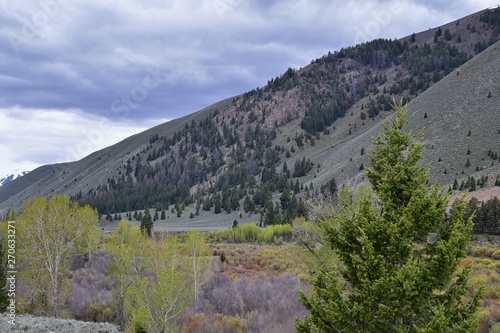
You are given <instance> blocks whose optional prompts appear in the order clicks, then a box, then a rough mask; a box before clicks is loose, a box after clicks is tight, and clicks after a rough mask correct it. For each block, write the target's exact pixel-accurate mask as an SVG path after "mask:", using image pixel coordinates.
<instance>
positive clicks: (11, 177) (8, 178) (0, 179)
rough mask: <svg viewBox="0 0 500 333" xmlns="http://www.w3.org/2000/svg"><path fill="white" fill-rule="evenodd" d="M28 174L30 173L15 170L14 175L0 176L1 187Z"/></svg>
mask: <svg viewBox="0 0 500 333" xmlns="http://www.w3.org/2000/svg"><path fill="white" fill-rule="evenodd" d="M27 173H28V171H21V170H15V171H14V172H13V173H10V174H7V175H4V176H0V186H2V185H5V184H7V183H8V182H10V181H12V180H14V179H17V178H19V177H22V176H24V175H25V174H27Z"/></svg>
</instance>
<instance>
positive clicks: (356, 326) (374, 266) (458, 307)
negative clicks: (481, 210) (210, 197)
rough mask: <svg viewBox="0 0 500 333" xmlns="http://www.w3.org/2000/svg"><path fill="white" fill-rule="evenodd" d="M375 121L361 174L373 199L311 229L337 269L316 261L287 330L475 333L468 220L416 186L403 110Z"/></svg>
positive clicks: (341, 209) (437, 194)
mask: <svg viewBox="0 0 500 333" xmlns="http://www.w3.org/2000/svg"><path fill="white" fill-rule="evenodd" d="M395 108H396V116H395V118H389V119H388V120H387V121H386V122H384V123H383V124H382V128H383V129H382V133H381V134H380V135H379V137H377V138H375V139H374V148H373V149H372V151H371V153H370V162H371V168H367V169H366V171H365V172H366V175H367V177H368V179H369V180H370V183H371V185H372V189H373V193H370V192H368V193H365V194H362V195H360V196H359V197H358V198H357V199H355V200H350V199H349V197H347V200H344V201H339V204H338V207H337V210H336V211H335V212H334V216H333V218H331V219H324V220H323V222H322V224H321V226H322V228H323V230H324V233H325V235H326V237H325V241H326V243H327V244H328V245H329V246H331V247H332V248H333V249H334V251H335V253H336V254H337V255H338V258H339V263H338V264H325V265H324V266H322V268H321V269H320V271H319V272H318V274H317V276H316V278H315V282H314V286H313V291H312V293H311V295H310V296H309V297H307V296H306V295H305V294H304V293H301V295H300V300H301V302H302V303H303V304H304V305H305V306H306V308H307V309H308V310H309V311H310V317H306V318H305V319H304V320H303V321H300V320H297V322H296V328H297V332H476V331H477V317H476V311H477V307H478V300H479V299H478V297H479V296H478V295H477V294H475V295H474V296H473V297H472V298H464V297H465V296H466V295H468V294H469V289H468V286H467V281H468V270H467V269H465V270H457V268H458V265H459V263H460V260H461V259H462V258H463V257H464V256H465V254H466V247H467V245H468V243H469V240H470V232H471V229H472V221H471V220H468V221H464V219H463V214H462V211H463V209H464V204H463V203H462V204H460V205H457V206H456V207H455V210H454V212H453V215H451V216H450V217H449V218H447V219H445V215H446V206H447V198H446V197H445V196H444V195H443V194H442V193H441V191H440V190H439V189H438V187H437V186H436V185H433V186H431V187H430V188H428V187H426V186H425V184H426V182H427V179H428V176H429V170H428V168H427V167H426V166H423V165H421V164H420V163H419V161H420V159H421V158H422V150H423V148H424V145H423V143H421V141H420V140H421V133H418V134H417V135H416V140H414V138H413V133H411V132H410V133H406V132H404V131H403V126H404V125H405V123H406V111H405V110H404V109H402V108H401V106H396V107H395Z"/></svg>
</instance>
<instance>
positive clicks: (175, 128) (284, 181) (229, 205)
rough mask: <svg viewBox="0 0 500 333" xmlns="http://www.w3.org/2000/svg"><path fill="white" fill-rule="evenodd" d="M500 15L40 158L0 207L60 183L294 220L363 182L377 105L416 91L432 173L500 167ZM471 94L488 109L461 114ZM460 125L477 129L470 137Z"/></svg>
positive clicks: (133, 203)
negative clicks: (47, 161) (334, 191)
mask: <svg viewBox="0 0 500 333" xmlns="http://www.w3.org/2000/svg"><path fill="white" fill-rule="evenodd" d="M499 13H500V12H498V11H481V12H479V13H475V14H473V15H470V16H468V17H465V18H461V19H460V20H457V21H454V22H450V23H448V24H447V25H445V26H443V27H439V28H436V29H431V30H428V31H424V32H422V33H418V34H415V35H412V36H407V37H405V38H402V39H400V40H397V41H396V40H395V41H388V40H375V41H372V42H369V43H364V44H362V45H358V46H356V47H351V48H346V49H342V50H340V51H338V52H335V53H329V54H328V55H325V56H324V57H322V58H319V59H316V60H314V61H313V62H312V63H311V64H310V65H308V66H306V67H304V68H302V69H299V70H293V69H289V70H288V71H287V72H286V73H284V74H283V75H282V76H280V77H277V78H275V79H272V80H269V81H268V84H267V85H266V86H264V87H262V88H258V89H255V90H252V91H250V92H248V93H245V94H243V95H241V96H236V97H234V98H229V99H227V100H224V101H221V102H219V103H216V104H214V105H212V106H210V107H208V108H206V109H203V110H201V111H198V112H196V113H194V114H192V115H188V116H185V117H183V118H180V119H176V120H174V121H171V122H168V123H165V124H162V125H159V126H157V127H155V128H152V129H150V130H148V131H145V132H143V133H140V134H137V135H135V136H133V137H130V138H128V139H126V140H123V141H122V142H120V143H118V144H116V145H113V146H111V147H108V148H106V149H103V150H101V151H98V152H96V153H94V154H91V155H90V156H88V157H86V158H84V159H82V160H80V161H77V162H73V163H66V164H60V165H52V166H44V167H41V168H39V169H37V170H34V171H33V172H31V173H30V174H28V175H27V176H25V177H23V178H22V179H19V180H16V181H13V182H11V183H9V184H8V185H6V186H4V187H2V188H1V189H0V214H3V213H5V210H6V209H8V208H9V207H18V208H19V207H20V205H21V204H22V202H23V201H24V200H26V199H27V198H28V197H30V196H34V195H44V196H49V195H50V194H52V193H62V194H67V195H71V196H72V197H73V198H74V199H76V200H79V201H80V202H82V203H90V204H92V205H94V206H95V207H97V208H98V209H99V211H100V212H101V213H102V214H106V213H111V214H113V213H117V212H129V211H132V210H138V209H143V208H145V207H156V208H157V209H159V210H161V209H169V208H171V207H169V206H171V205H173V208H172V211H177V215H180V216H183V210H184V209H186V207H192V209H191V213H192V215H193V220H196V218H197V216H198V214H199V212H200V210H201V211H202V212H203V211H204V210H206V211H207V212H211V213H216V212H217V211H223V210H225V211H228V212H238V211H240V212H242V211H245V212H248V213H254V214H258V215H257V216H259V215H260V216H262V217H263V216H264V215H265V216H266V218H265V221H264V218H262V222H265V223H274V222H277V221H278V220H280V219H287V218H291V217H293V216H296V215H300V214H303V213H304V212H303V211H302V209H303V208H301V200H306V199H307V198H308V197H310V195H312V192H313V191H315V190H319V189H320V188H321V186H322V185H324V184H326V183H327V182H328V181H329V180H330V179H332V177H335V179H336V180H337V184H353V183H357V182H361V181H363V173H362V171H361V170H360V169H361V168H362V164H363V165H366V163H367V156H366V154H362V151H363V152H366V153H367V152H368V150H369V147H370V145H371V142H370V137H371V136H374V135H376V133H377V132H378V121H379V117H378V116H380V117H382V118H383V117H386V116H387V115H388V114H389V112H388V111H387V110H389V109H390V106H389V104H390V102H391V99H392V98H395V99H399V98H404V100H405V101H409V100H412V101H411V102H410V103H409V104H408V106H409V108H410V115H411V117H410V123H411V125H410V126H412V127H414V128H417V129H418V128H421V127H422V126H425V127H426V130H425V131H426V132H425V136H426V139H427V140H428V141H429V142H430V143H431V144H430V145H429V146H428V149H427V150H426V157H427V158H428V161H430V162H432V163H433V164H432V177H433V179H436V180H437V181H439V182H440V183H441V184H443V185H449V184H450V182H453V180H454V179H457V181H458V180H461V178H464V177H466V176H467V175H469V174H472V173H476V171H475V170H476V169H475V167H476V166H477V167H478V172H482V173H486V171H488V172H489V173H490V174H491V175H492V176H493V175H494V172H496V169H495V165H494V166H493V167H492V168H490V167H489V166H488V168H486V166H485V165H479V163H480V161H483V160H482V159H484V160H486V159H487V158H488V156H486V155H485V153H484V149H483V148H484V147H489V148H487V150H488V149H491V150H495V151H500V148H499V147H496V146H495V144H494V143H495V142H496V141H494V140H491V137H490V135H491V133H490V132H491V130H490V129H488V131H485V130H484V128H482V130H481V127H484V126H488V127H489V126H493V124H495V123H494V122H492V121H491V119H494V118H492V117H494V115H495V114H496V113H495V112H496V109H495V107H494V105H495V104H494V103H495V101H496V102H498V100H497V96H496V95H498V86H495V83H494V82H493V81H491V82H490V81H488V80H484V77H488V76H487V75H486V74H488V73H490V75H492V76H491V77H494V75H496V74H498V73H497V72H495V70H496V69H495V68H493V67H491V66H490V63H495V62H494V61H490V59H489V58H488V60H487V61H486V60H484V61H481V59H482V58H484V57H487V56H488V54H490V56H491V52H493V53H494V52H497V49H496V47H497V45H495V48H490V49H487V50H486V51H485V52H484V53H480V54H479V55H477V56H475V54H476V53H477V52H479V51H482V50H483V49H484V48H485V47H487V46H488V45H489V44H492V43H493V42H494V41H495V40H496V39H498V27H499V26H500V20H498V17H499V16H500V15H499ZM450 36H451V37H450ZM464 41H466V42H464ZM470 58H472V60H470V61H469V59H470ZM477 59H479V60H477ZM464 63H465V64H466V65H464V67H463V68H460V69H459V70H458V71H457V69H456V68H457V67H458V66H460V65H462V64H464ZM467 66H468V67H467ZM497 68H498V66H497ZM457 72H458V75H457V74H456V73H457ZM476 72H478V73H481V75H483V76H477V75H476ZM485 73H486V74H485ZM445 75H448V76H447V77H446V78H445V79H444V80H441V79H442V78H443V77H444V76H445ZM454 75H455V77H454ZM459 79H460V80H462V81H463V84H464V85H463V86H462V85H459V84H458V83H457V82H456V80H459ZM440 80H441V81H440ZM462 81H459V82H462ZM436 82H437V83H436ZM468 82H474V85H475V86H474V87H472V86H470V85H467V84H468ZM446 87H448V88H446ZM471 89H472V90H471ZM486 91H488V93H487V94H486V99H482V98H481V96H482V94H483V93H484V92H486ZM490 91H491V96H490V97H489V98H488V97H487V96H488V95H490V94H489V92H490ZM471 92H476V93H475V94H476V95H470V94H471ZM457 94H458V95H457ZM455 95H456V96H455ZM469 95H470V96H469ZM435 96H438V97H437V98H435ZM426 99H429V102H424V101H425V100H426ZM457 100H459V101H460V104H456V102H457ZM469 101H470V102H469ZM444 102H446V103H445V104H446V105H444V104H443V103H444ZM426 103H427V104H426ZM467 103H470V108H471V109H473V110H477V109H480V110H482V112H481V113H477V112H476V111H474V112H476V113H474V114H472V113H466V112H464V111H460V110H462V108H463V107H462V106H463V105H467ZM435 106H439V108H436V107H435ZM419 110H420V111H419ZM422 110H423V111H422ZM443 110H444V111H443ZM425 113H427V115H426V117H424V116H425ZM492 114H493V115H492ZM483 118H484V119H483ZM452 121H455V123H453V122H452ZM450 122H451V123H450ZM466 122H467V123H466ZM440 123H443V124H447V125H446V126H445V127H440V125H439V124H440ZM436 126H437V127H436ZM463 128H469V129H470V130H471V135H470V136H468V137H466V138H462V137H461V136H462V133H461V132H460V131H459V129H463ZM486 133H489V134H486ZM467 134H468V132H467V133H466V135H467ZM450 138H453V140H450ZM467 138H468V139H467ZM463 140H468V141H463ZM482 140H485V141H482ZM465 144H470V149H471V151H470V154H469V155H467V156H469V163H470V164H471V166H469V168H465V163H466V160H465V161H464V156H465V155H463V152H462V151H461V150H460V149H459V148H460V147H463V146H464V145H465ZM447 145H448V146H449V147H450V148H451V147H456V148H453V149H450V150H448V148H447ZM481 146H482V147H483V148H481ZM490 146H491V147H490ZM431 147H433V148H431ZM462 155H463V156H462ZM490 155H491V154H490ZM438 160H440V162H437V161H438ZM434 162H436V163H434ZM487 162H488V163H490V161H487ZM483 164H485V163H483ZM490 164H491V163H490ZM493 164H494V163H493ZM448 165H449V166H448ZM462 165H463V166H462ZM481 167H483V170H482V171H480V168H481ZM444 168H447V170H446V174H445V173H444ZM462 169H463V174H462ZM490 180H491V179H490ZM195 207H196V209H195ZM195 212H196V213H195ZM271 213H272V214H271ZM185 215H186V214H184V217H185ZM201 215H203V216H204V218H206V214H205V213H202V214H201ZM271 215H272V216H271ZM269 216H271V217H269Z"/></svg>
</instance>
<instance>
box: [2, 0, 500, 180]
mask: <svg viewBox="0 0 500 333" xmlns="http://www.w3.org/2000/svg"><path fill="white" fill-rule="evenodd" d="M491 5H494V3H492V2H491V1H472V0H470V1H465V0H462V1H456V2H453V3H449V2H448V1H428V0H420V1H417V0H413V1H409V0H408V1H405V0H393V1H382V0H380V1H375V0H371V1H342V2H341V1H336V0H335V1H331V0H330V1H326V0H298V1H296V0H294V1H292V0H274V1H264V0H259V1H251V2H250V1H243V0H204V1H201V0H196V1H195V0H172V1H162V0H128V1H119V0H109V1H100V0H99V1H98V0H86V1H79V2H75V1H69V0H38V1H30V2H26V1H23V2H21V1H17V0H0V21H1V22H2V27H1V28H0V91H1V93H0V117H1V123H0V127H1V128H5V127H6V124H7V125H12V124H14V125H15V126H20V127H17V128H18V129H19V128H22V129H23V131H22V132H23V136H24V138H33V139H34V140H36V141H38V142H40V144H39V145H38V146H36V147H33V146H28V143H29V141H25V140H24V139H23V136H20V135H21V134H20V133H17V132H16V131H9V132H2V133H1V134H0V140H1V141H0V156H2V159H3V161H5V162H4V163H2V166H0V173H2V171H5V170H6V169H7V168H10V167H11V166H14V165H16V163H21V162H20V161H23V160H24V161H26V163H28V164H29V163H32V165H33V166H35V165H40V164H44V163H52V162H57V161H63V160H65V159H66V158H67V155H64V150H65V148H60V149H53V147H54V145H55V144H54V143H53V142H54V141H53V140H59V141H65V140H66V141H68V142H69V141H71V140H72V139H73V137H72V136H71V135H73V134H74V133H77V131H76V132H75V130H74V129H75V128H80V129H81V128H82V126H89V127H90V128H92V127H93V126H96V125H95V124H96V122H97V123H102V121H113V123H114V124H117V125H115V126H117V128H116V131H119V132H120V133H121V134H120V135H119V136H120V137H123V135H128V134H131V133H133V132H137V131H139V130H142V129H143V128H145V127H144V126H145V125H148V124H155V123H158V122H159V120H160V119H172V118H176V117H179V116H182V115H185V114H187V113H191V112H194V111H196V110H199V109H201V108H203V107H205V106H207V105H209V104H211V103H214V102H216V101H218V100H221V99H223V98H226V97H230V96H234V95H237V94H241V93H243V92H245V91H248V90H250V89H253V88H255V87H258V86H262V85H264V84H265V83H266V82H267V80H268V79H270V78H272V77H274V76H277V75H280V74H281V73H283V72H284V71H285V70H286V69H287V68H288V67H294V68H299V67H303V66H305V65H307V64H308V63H309V62H310V61H311V60H312V59H315V58H318V57H321V56H322V55H324V54H326V53H327V52H328V51H335V50H338V49H340V48H341V47H343V46H350V45H354V44H356V43H358V42H363V41H367V40H371V39H374V38H379V37H384V38H399V37H403V36H406V35H409V34H411V33H412V32H418V31H421V30H425V29H427V28H429V27H434V26H437V25H440V24H443V23H446V22H448V21H451V20H453V19H456V18H459V17H462V16H464V15H468V14H470V13H472V12H475V11H477V10H480V9H483V8H486V7H488V6H491ZM40 117H42V118H43V119H42V120H40ZM48 119H50V120H48ZM39 121H41V124H43V126H46V127H45V130H37V129H36V124H37V123H38V122H39ZM137 123H139V124H140V125H139V126H135V125H132V124H137ZM116 131H113V133H118V132H116ZM109 135H110V136H109V138H108V137H107V138H105V139H103V142H110V143H112V140H115V139H117V138H116V137H114V136H113V135H115V134H109ZM116 135H118V134H116ZM63 137H64V140H61V138H63ZM35 138H36V139H35ZM13 142H17V144H16V147H15V148H12V149H14V152H11V151H9V150H8V148H5V147H7V146H12V145H13ZM22 143H25V144H26V145H27V147H26V148H23V146H22ZM73 143H74V142H73ZM61 151H62V152H61Z"/></svg>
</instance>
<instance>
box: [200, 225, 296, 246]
mask: <svg viewBox="0 0 500 333" xmlns="http://www.w3.org/2000/svg"><path fill="white" fill-rule="evenodd" d="M208 237H209V239H210V241H211V242H216V243H224V242H227V243H257V242H258V243H260V244H281V243H283V242H286V241H289V240H290V239H291V238H292V226H291V225H289V224H283V225H281V224H276V225H270V226H267V227H265V228H263V229H261V228H259V227H258V226H257V225H256V224H253V223H248V224H243V225H239V226H236V227H233V228H231V229H225V230H219V231H213V232H211V233H209V234H208Z"/></svg>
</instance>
